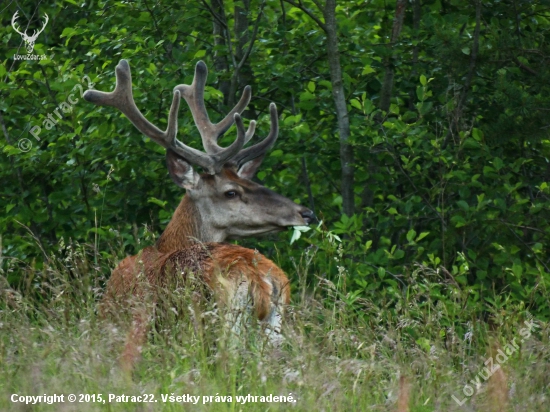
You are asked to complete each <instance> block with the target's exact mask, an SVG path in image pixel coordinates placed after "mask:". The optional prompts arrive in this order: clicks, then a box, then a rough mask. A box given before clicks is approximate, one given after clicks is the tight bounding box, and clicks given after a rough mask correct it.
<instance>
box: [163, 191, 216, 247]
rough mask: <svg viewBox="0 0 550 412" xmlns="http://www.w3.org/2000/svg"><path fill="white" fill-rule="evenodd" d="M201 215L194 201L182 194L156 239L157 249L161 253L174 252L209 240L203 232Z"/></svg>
mask: <svg viewBox="0 0 550 412" xmlns="http://www.w3.org/2000/svg"><path fill="white" fill-rule="evenodd" d="M203 226H204V225H203V222H202V219H201V215H200V212H199V210H198V209H197V206H196V205H195V203H194V202H193V201H192V200H191V199H190V198H189V197H188V196H184V197H183V199H181V202H180V204H179V206H178V208H177V209H176V211H175V212H174V215H173V216H172V220H170V223H168V226H166V229H165V230H164V232H163V233H162V235H161V237H160V238H159V240H158V241H157V249H158V251H159V252H161V253H169V252H174V251H176V250H180V249H184V248H186V247H189V246H191V245H194V244H196V243H197V241H200V242H209V241H211V240H210V239H208V236H207V235H206V233H205V230H204V227H203Z"/></svg>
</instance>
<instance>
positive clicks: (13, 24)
mask: <svg viewBox="0 0 550 412" xmlns="http://www.w3.org/2000/svg"><path fill="white" fill-rule="evenodd" d="M18 18H19V10H17V11H16V12H15V14H14V15H13V17H12V18H11V26H12V27H13V29H14V30H15V32H16V33H19V34H20V35H21V36H25V35H26V32H25V33H21V32H20V31H19V30H18V29H17V27H16V26H15V20H17V19H18Z"/></svg>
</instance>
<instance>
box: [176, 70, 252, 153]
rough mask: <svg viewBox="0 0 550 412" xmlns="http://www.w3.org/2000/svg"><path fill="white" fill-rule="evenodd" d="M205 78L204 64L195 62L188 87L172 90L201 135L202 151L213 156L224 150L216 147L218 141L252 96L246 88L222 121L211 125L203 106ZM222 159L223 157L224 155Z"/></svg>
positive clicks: (184, 85)
mask: <svg viewBox="0 0 550 412" xmlns="http://www.w3.org/2000/svg"><path fill="white" fill-rule="evenodd" d="M207 76H208V69H207V67H206V64H205V63H204V62H203V61H202V60H201V61H199V62H197V65H196V66H195V77H194V78H193V83H192V84H191V85H190V86H189V85H186V84H180V85H178V86H176V87H175V88H174V90H179V91H180V92H181V95H182V96H183V98H184V99H185V101H186V102H187V104H188V105H189V108H190V109H191V113H192V115H193V119H194V120H195V125H196V126H197V128H198V129H199V132H200V134H201V138H202V144H203V146H204V149H205V150H206V153H208V154H210V155H213V154H218V153H219V152H221V151H222V150H225V149H223V148H222V147H220V146H219V145H218V139H219V138H220V136H222V135H223V134H224V133H225V132H226V131H227V130H228V129H229V128H230V127H231V125H232V124H233V121H234V115H235V113H242V112H243V111H244V109H245V108H246V106H248V103H249V102H250V98H251V96H252V90H251V88H250V86H246V87H245V88H244V91H243V95H242V96H241V99H240V100H239V102H238V103H237V104H236V105H235V107H234V108H233V109H232V110H231V111H230V112H229V113H228V114H227V116H225V118H224V119H223V120H222V121H220V122H219V123H217V124H213V123H212V122H211V121H210V118H209V117H208V112H207V111H206V107H205V105H204V87H205V85H206V78H207ZM247 136H248V135H247ZM250 137H251V136H250ZM245 140H246V139H245ZM247 141H248V140H247ZM223 157H225V155H224V156H223Z"/></svg>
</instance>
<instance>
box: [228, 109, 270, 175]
mask: <svg viewBox="0 0 550 412" xmlns="http://www.w3.org/2000/svg"><path fill="white" fill-rule="evenodd" d="M269 112H270V115H271V127H270V130H269V134H268V135H267V137H266V138H265V139H264V140H262V141H261V142H260V143H257V144H255V145H254V146H250V147H248V148H246V149H244V150H242V151H240V152H239V153H238V154H237V155H236V156H235V158H234V159H233V161H234V162H235V163H236V164H237V165H238V166H240V165H242V164H244V163H246V162H248V161H249V160H254V159H256V158H258V157H260V156H263V155H265V153H266V152H267V151H268V150H269V149H270V148H271V147H272V146H273V144H274V143H275V141H276V140H277V136H278V134H279V118H278V116H277V106H275V103H271V104H270V105H269ZM251 125H252V123H251ZM252 133H254V132H252ZM251 137H252V136H251Z"/></svg>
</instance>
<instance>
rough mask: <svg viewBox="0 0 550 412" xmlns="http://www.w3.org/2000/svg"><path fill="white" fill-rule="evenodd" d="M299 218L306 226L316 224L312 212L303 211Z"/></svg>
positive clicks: (315, 218)
mask: <svg viewBox="0 0 550 412" xmlns="http://www.w3.org/2000/svg"><path fill="white" fill-rule="evenodd" d="M300 216H302V218H303V219H304V220H305V222H306V224H308V225H309V224H310V223H316V222H318V220H317V217H316V216H315V213H313V211H312V210H309V209H305V210H302V211H301V212H300Z"/></svg>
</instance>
